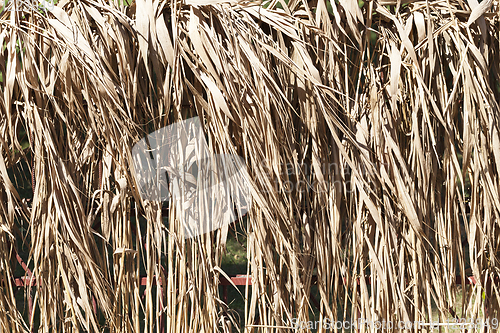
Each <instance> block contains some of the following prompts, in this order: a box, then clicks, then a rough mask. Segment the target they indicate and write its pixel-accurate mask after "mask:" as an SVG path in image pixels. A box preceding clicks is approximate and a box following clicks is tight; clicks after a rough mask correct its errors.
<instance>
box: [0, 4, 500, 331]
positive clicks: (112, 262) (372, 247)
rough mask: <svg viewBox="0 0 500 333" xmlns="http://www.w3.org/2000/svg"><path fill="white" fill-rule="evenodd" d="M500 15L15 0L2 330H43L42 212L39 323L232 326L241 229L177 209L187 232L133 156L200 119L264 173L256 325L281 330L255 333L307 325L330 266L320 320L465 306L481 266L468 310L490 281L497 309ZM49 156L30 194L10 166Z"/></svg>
mask: <svg viewBox="0 0 500 333" xmlns="http://www.w3.org/2000/svg"><path fill="white" fill-rule="evenodd" d="M330 5H331V6H332V10H331V13H330V12H329V11H328V6H330ZM264 7H265V8H264ZM498 10H499V7H498V2H497V1H490V0H484V1H483V2H481V3H480V4H478V3H477V2H476V1H475V0H470V1H468V2H464V1H461V0H459V1H457V0H448V1H433V2H425V1H392V0H374V1H368V2H365V3H364V5H363V7H362V8H359V7H358V3H357V1H355V0H340V1H339V2H338V3H336V2H332V3H327V2H325V1H324V0H318V1H312V2H307V1H303V0H290V1H289V2H288V4H286V3H283V2H279V1H276V0H272V1H270V2H266V3H264V4H261V3H257V2H240V1H227V2H222V1H218V0H188V1H185V2H179V1H171V2H159V1H154V2H153V1H152V0H136V2H135V3H133V4H132V5H131V6H127V7H126V6H124V5H123V4H120V3H119V2H109V3H106V2H102V1H91V0H81V1H69V0H62V1H60V2H59V3H58V4H57V6H56V7H55V9H54V10H53V11H51V12H48V13H44V12H43V11H31V12H27V13H20V12H7V11H5V12H3V13H2V14H0V47H1V48H0V76H1V78H2V79H1V81H0V110H1V121H0V128H1V132H0V133H2V135H1V136H0V138H1V140H0V143H1V145H0V146H1V152H2V154H1V158H0V175H1V178H0V184H1V185H0V196H1V200H0V289H1V292H0V326H1V329H0V331H3V332H18V331H27V330H29V327H30V326H31V325H32V324H33V323H30V322H26V320H25V318H23V317H22V315H21V313H20V311H18V310H16V307H15V296H14V287H13V285H12V278H13V269H12V265H13V262H15V254H14V252H13V251H12V249H13V248H14V247H15V244H16V242H21V241H22V237H21V236H20V232H19V230H20V229H21V228H25V229H26V230H27V232H26V233H27V235H29V238H28V239H29V242H30V244H29V246H30V249H31V251H30V253H29V265H30V266H31V267H32V271H33V274H34V276H35V277H36V280H37V283H38V286H37V287H36V288H35V291H34V292H35V295H36V297H35V307H36V308H37V311H39V313H40V327H39V329H38V331H39V332H49V331H61V332H70V331H82V330H84V331H89V332H90V331H92V332H98V331H102V330H105V331H107V330H109V331H112V332H122V331H123V332H153V331H158V330H159V328H160V320H161V318H164V325H165V329H166V331H167V332H184V331H186V332H187V331H192V332H214V331H216V330H220V331H226V332H227V331H228V330H229V329H230V327H231V325H232V324H231V318H232V317H231V313H230V312H227V311H226V310H227V307H226V305H225V304H223V302H222V301H221V299H220V295H219V290H218V287H217V284H218V279H219V276H220V273H221V269H220V263H221V257H222V255H223V253H224V243H225V238H226V235H227V230H224V229H222V230H219V231H217V232H214V233H211V234H207V235H204V236H202V237H200V238H199V239H196V240H187V241H184V239H183V237H182V235H181V233H182V231H181V229H182V228H181V226H180V225H179V224H180V223H179V221H178V219H176V218H175V216H176V212H175V209H170V217H169V221H170V222H169V223H168V227H167V226H166V224H165V223H164V222H163V220H162V218H161V204H159V203H156V202H143V201H142V200H141V198H140V196H139V192H138V190H137V187H136V183H135V179H134V177H133V173H132V172H131V168H132V165H133V164H132V161H131V148H132V146H133V145H134V143H135V142H137V141H138V140H140V139H141V138H142V137H144V136H145V135H146V134H147V133H151V132H153V131H154V130H157V129H159V128H162V127H164V126H166V125H168V124H171V123H173V122H175V121H178V120H180V119H186V118H189V117H192V116H199V117H200V119H202V124H203V126H204V130H205V133H206V134H207V137H208V142H209V145H210V148H211V149H212V151H214V152H216V153H236V154H240V155H241V156H244V157H245V160H246V162H247V165H248V168H249V171H250V173H251V175H252V196H253V201H254V204H253V207H252V211H251V212H250V213H249V218H248V225H247V226H246V228H247V233H248V249H249V250H248V252H249V253H248V256H249V262H250V266H251V274H252V276H253V281H254V285H253V287H252V288H251V289H248V291H247V292H246V293H245V295H244V296H245V297H246V303H245V322H246V323H247V324H256V325H261V326H260V327H261V329H258V328H253V329H251V328H250V327H249V328H248V330H247V332H250V331H266V332H271V331H285V329H279V328H276V329H273V328H272V327H283V326H284V325H285V322H288V321H289V320H291V318H298V319H299V320H301V321H307V320H308V319H309V318H310V311H309V309H310V306H311V305H310V304H309V293H310V290H311V281H312V276H313V273H314V274H317V277H318V290H319V294H320V298H321V299H320V303H321V306H320V313H321V314H320V316H321V317H320V318H325V317H326V318H335V319H340V320H342V319H344V318H357V317H358V316H361V317H363V318H366V319H368V320H382V319H386V320H394V321H399V320H404V321H418V320H429V318H431V317H432V313H431V303H432V302H433V301H434V302H435V303H436V304H437V307H438V309H439V312H440V316H441V317H442V318H446V317H447V316H448V309H449V307H450V304H454V298H455V295H456V291H457V284H456V283H455V275H457V274H458V275H461V276H462V277H464V276H465V275H467V274H466V272H465V264H466V263H467V262H470V266H471V273H470V274H471V275H474V276H475V277H476V279H477V280H478V281H480V283H479V284H478V285H477V286H476V287H475V288H472V289H471V290H468V291H467V292H466V293H464V296H463V298H462V302H461V305H460V307H461V311H460V312H461V313H464V314H465V315H466V317H467V318H476V317H478V316H481V313H484V307H485V301H484V299H483V297H482V295H483V293H484V292H486V293H487V294H491V298H490V299H491V302H490V304H489V312H488V313H489V315H490V316H491V317H496V316H497V313H498V299H499V298H498V296H500V293H499V291H498V289H497V287H494V285H491V284H486V283H485V282H486V280H487V279H495V278H498V275H499V272H498V267H499V262H498V261H497V260H498V258H497V256H496V255H497V254H498V253H499V246H500V229H499V212H500V210H499V209H500V195H499V194H500V191H499V189H500V184H499V170H500V137H499V131H498V129H499V115H500V113H499V107H498V104H497V101H498V100H499V99H498V97H499V90H498V89H499V85H498V83H499V68H498V66H499V63H500V61H499V60H500V51H499V39H498V38H499V37H498V36H499V32H500V30H499V16H498ZM372 37H373V38H372ZM22 131H26V133H27V134H28V137H29V140H30V142H31V144H30V147H29V148H27V149H23V147H21V142H20V133H21V132H22ZM31 158H33V164H29V165H30V172H32V173H33V178H34V179H35V184H36V186H35V187H34V196H33V202H32V204H27V203H26V201H23V200H22V198H21V197H20V196H19V194H18V192H17V189H16V186H15V185H14V184H15V183H13V182H14V179H12V177H11V173H9V172H11V170H16V169H19V168H20V167H21V163H20V161H23V160H30V161H31ZM330 165H331V166H336V167H335V168H331V169H330V168H324V167H323V166H330ZM24 172H26V170H24ZM467 180H469V181H470V188H468V187H466V184H467ZM305 183H307V184H309V185H308V186H305V185H304V184H305ZM297 184H302V185H301V186H302V187H300V188H299V190H297V187H296V186H297ZM291 185H293V187H294V188H293V189H292V190H291V191H289V190H287V189H288V188H289V187H290V186H291ZM131 208H133V209H131ZM469 209H470V214H469V213H468V210H469ZM141 212H143V214H144V216H145V219H144V217H140V216H139V215H141V214H142V213H141ZM460 221H463V226H464V227H463V229H461V228H460V225H461V222H460ZM136 235H139V236H140V237H139V236H136ZM462 239H464V244H465V246H467V247H468V250H469V252H468V253H469V255H468V257H466V256H465V254H464V247H463V246H462V241H461V240H462ZM141 271H144V273H145V274H146V275H147V282H148V285H147V287H146V289H145V291H144V295H145V296H144V297H142V294H143V290H142V289H141V288H140V287H139V276H140V274H141V273H140V272H141ZM368 274H369V275H370V276H371V278H370V279H367V278H364V277H365V275H368ZM154 282H156V283H160V284H161V288H162V290H163V297H162V293H161V292H159V288H158V287H156V286H155V285H154ZM462 282H463V281H462ZM93 297H94V299H95V300H96V306H97V308H98V315H96V314H95V313H94V312H93V311H92V308H93V305H92V298H93ZM234 320H235V321H237V319H234ZM262 327H264V328H262Z"/></svg>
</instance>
